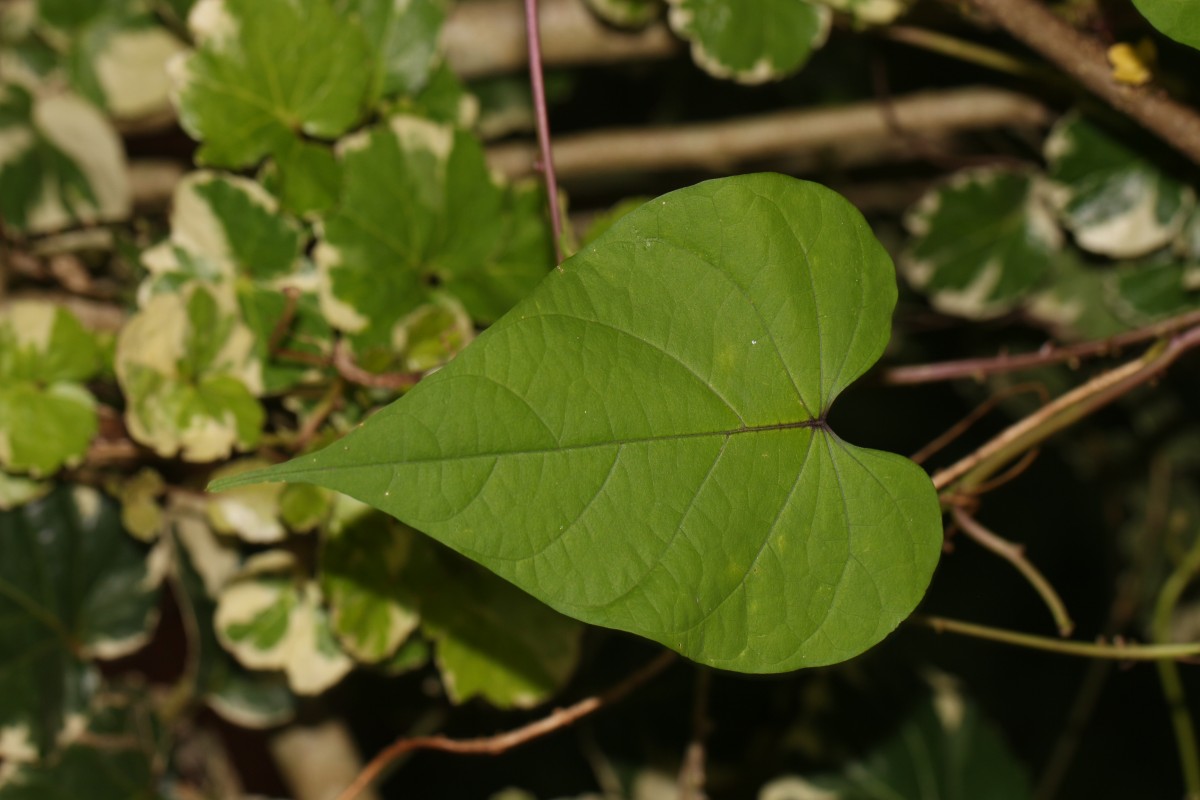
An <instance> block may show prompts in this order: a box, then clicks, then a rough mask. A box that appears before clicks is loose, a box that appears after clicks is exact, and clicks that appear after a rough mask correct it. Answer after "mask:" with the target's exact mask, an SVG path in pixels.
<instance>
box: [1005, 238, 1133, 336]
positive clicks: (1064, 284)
mask: <svg viewBox="0 0 1200 800" xmlns="http://www.w3.org/2000/svg"><path fill="white" fill-rule="evenodd" d="M1081 255H1082V254H1081V253H1079V251H1077V250H1074V249H1073V248H1068V249H1067V250H1064V251H1063V252H1062V253H1061V254H1060V255H1059V257H1058V259H1056V261H1055V264H1054V270H1053V271H1052V272H1051V274H1050V276H1049V280H1048V281H1047V282H1046V284H1045V285H1043V286H1042V287H1041V288H1040V289H1038V290H1037V291H1035V292H1033V293H1032V294H1031V295H1029V298H1028V302H1026V304H1025V307H1024V310H1025V313H1026V314H1027V315H1028V316H1029V317H1031V318H1033V319H1034V320H1036V321H1037V322H1039V323H1041V324H1042V325H1044V326H1046V327H1047V328H1049V329H1050V330H1051V331H1052V332H1053V334H1054V337H1055V338H1057V339H1064V340H1075V341H1080V340H1085V339H1106V338H1108V337H1109V336H1115V335H1116V334H1118V333H1120V332H1121V331H1124V330H1128V328H1129V325H1128V324H1127V323H1126V322H1125V321H1124V320H1122V319H1121V318H1120V317H1118V316H1117V315H1116V314H1114V313H1113V309H1112V302H1111V301H1112V297H1111V295H1112V288H1111V286H1110V284H1111V278H1110V275H1109V270H1107V269H1097V268H1095V267H1093V266H1090V265H1088V264H1084V263H1083V262H1082V260H1081Z"/></svg>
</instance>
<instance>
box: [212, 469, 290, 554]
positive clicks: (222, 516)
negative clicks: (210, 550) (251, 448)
mask: <svg viewBox="0 0 1200 800" xmlns="http://www.w3.org/2000/svg"><path fill="white" fill-rule="evenodd" d="M267 463H268V462H267V461H264V460H263V459H261V458H244V459H240V460H238V461H234V462H231V463H229V464H225V465H224V466H222V467H220V468H218V469H217V470H215V471H214V472H213V477H214V478H223V477H225V476H227V475H230V476H232V475H239V474H241V473H243V472H250V471H251V470H255V469H262V468H263V467H264V466H266V465H267ZM283 491H284V487H283V486H277V485H259V486H243V487H242V488H240V489H235V490H234V491H232V492H226V493H225V494H222V495H220V496H219V497H213V498H212V499H211V500H210V501H209V503H208V506H207V507H206V508H205V513H206V515H207V516H208V521H209V523H210V524H211V525H212V526H213V530H215V531H217V532H219V533H226V534H234V535H236V536H239V537H241V539H242V540H243V541H246V542H249V543H251V544H273V543H275V542H281V541H283V540H284V539H285V538H286V537H287V530H286V529H285V528H284V526H283V521H282V520H281V519H280V496H281V495H282V494H283Z"/></svg>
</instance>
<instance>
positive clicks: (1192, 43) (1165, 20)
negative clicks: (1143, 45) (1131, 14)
mask: <svg viewBox="0 0 1200 800" xmlns="http://www.w3.org/2000/svg"><path fill="white" fill-rule="evenodd" d="M1133 4H1134V6H1136V7H1137V10H1138V11H1140V12H1142V16H1144V17H1145V18H1146V19H1148V20H1150V24H1151V25H1153V26H1154V27H1156V28H1158V30H1159V31H1160V32H1161V33H1164V34H1166V35H1167V36H1170V37H1171V38H1172V39H1174V40H1175V41H1177V42H1179V43H1181V44H1186V45H1188V46H1189V47H1194V48H1196V49H1197V50H1200V14H1197V13H1196V7H1195V6H1194V5H1193V4H1191V3H1189V2H1187V0H1133Z"/></svg>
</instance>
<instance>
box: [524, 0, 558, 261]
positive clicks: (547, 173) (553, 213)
mask: <svg viewBox="0 0 1200 800" xmlns="http://www.w3.org/2000/svg"><path fill="white" fill-rule="evenodd" d="M525 36H526V38H527V40H528V44H529V85H530V88H531V89H532V90H533V110H534V114H535V115H536V117H537V136H538V147H539V148H540V150H541V162H540V167H541V172H542V175H543V177H545V179H546V199H547V201H548V202H549V203H550V227H551V228H552V229H553V231H554V255H555V257H556V259H557V264H558V269H560V270H561V269H562V262H563V249H562V248H563V243H562V234H563V222H562V208H561V207H560V206H559V204H558V181H557V179H556V178H555V177H554V152H553V151H552V150H551V149H550V114H549V112H548V111H547V110H546V85H545V82H544V81H543V80H542V37H541V31H540V29H539V27H538V0H525Z"/></svg>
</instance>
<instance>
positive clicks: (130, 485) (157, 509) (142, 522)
mask: <svg viewBox="0 0 1200 800" xmlns="http://www.w3.org/2000/svg"><path fill="white" fill-rule="evenodd" d="M166 488H167V485H166V482H165V481H164V480H163V478H162V475H159V474H158V473H157V472H155V471H154V470H153V469H151V468H149V467H142V468H141V469H140V470H138V471H137V473H136V474H134V475H133V476H132V477H124V476H122V479H120V480H119V481H117V482H116V486H115V487H113V488H112V489H110V490H109V491H110V492H111V493H112V494H113V496H114V497H116V498H117V499H118V500H119V501H120V503H121V524H122V525H123V526H124V527H125V530H127V531H128V532H129V535H130V536H132V537H133V538H135V539H137V540H138V541H142V542H152V541H154V540H155V539H157V538H158V535H159V533H161V532H162V529H163V524H164V517H163V510H162V507H161V506H160V505H159V503H158V498H159V497H161V496H162V495H163V494H164V493H165V491H166ZM114 489H115V491H114Z"/></svg>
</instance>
